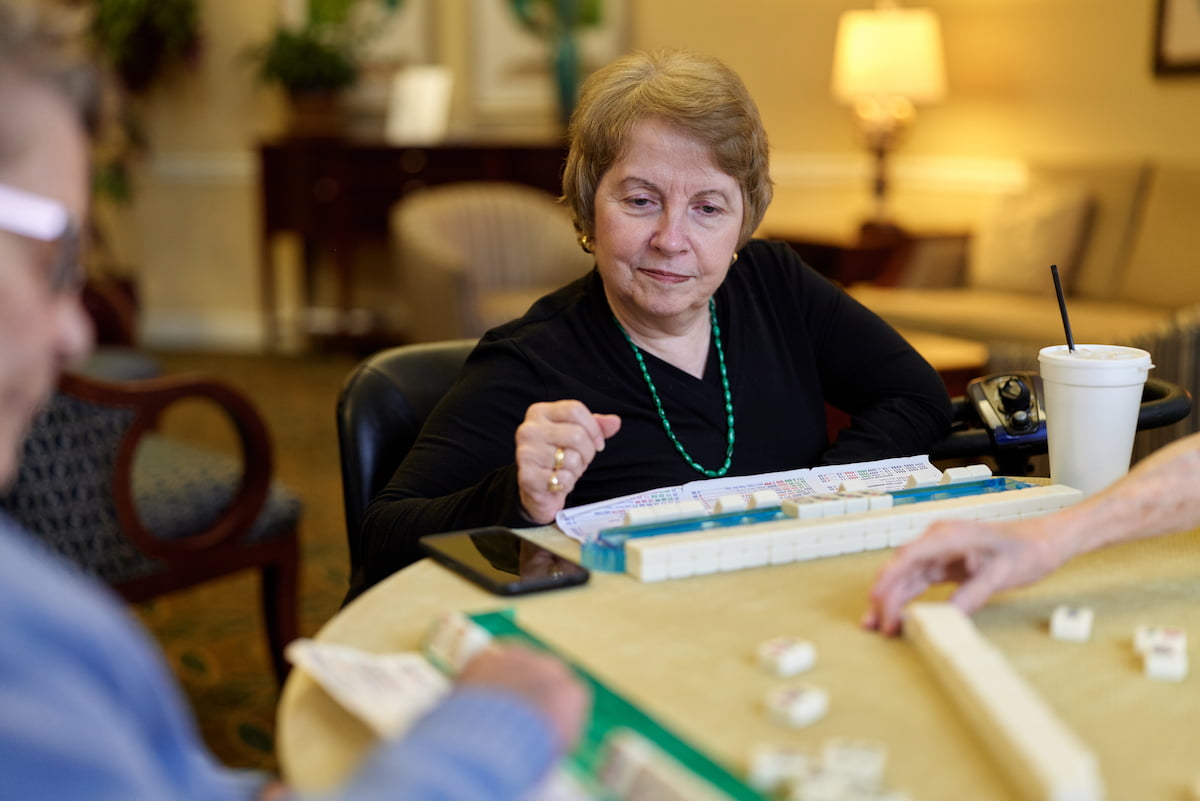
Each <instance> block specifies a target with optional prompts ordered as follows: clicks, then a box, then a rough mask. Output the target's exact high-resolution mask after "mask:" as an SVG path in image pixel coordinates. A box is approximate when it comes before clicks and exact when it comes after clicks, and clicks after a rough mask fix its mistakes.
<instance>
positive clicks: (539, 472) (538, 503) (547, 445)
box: [516, 400, 621, 525]
mask: <svg viewBox="0 0 1200 801" xmlns="http://www.w3.org/2000/svg"><path fill="white" fill-rule="evenodd" d="M620 428H621V418H619V417H617V416H616V415H615V414H593V413H592V412H591V411H590V410H589V409H588V408H587V407H586V406H584V405H583V404H582V403H581V402H579V401H576V400H561V401H553V402H549V403H535V404H533V405H532V406H530V407H529V409H528V410H526V412H525V420H524V422H522V423H521V425H520V426H519V427H518V428H517V437H516V439H517V487H518V488H519V490H520V493H521V506H522V508H523V509H524V510H525V515H526V517H528V518H529V520H530V522H532V523H537V524H542V525H544V524H547V523H553V522H554V516H555V515H556V514H558V512H559V510H561V509H562V508H563V505H564V504H565V503H566V499H567V493H569V492H570V491H571V490H573V489H574V488H575V483H576V482H577V481H579V477H580V476H582V475H583V473H584V471H585V470H587V469H588V466H589V465H590V464H591V463H592V459H594V458H595V457H596V453H597V452H598V451H602V450H604V442H605V440H607V439H608V438H609V437H611V436H612V435H613V434H616V433H617V431H618V430H619V429H620Z"/></svg>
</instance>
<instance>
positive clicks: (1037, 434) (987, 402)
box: [967, 371, 1046, 448]
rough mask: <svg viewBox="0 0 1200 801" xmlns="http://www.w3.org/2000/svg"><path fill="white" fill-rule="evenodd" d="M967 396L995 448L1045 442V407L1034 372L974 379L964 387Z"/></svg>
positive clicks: (1040, 380)
mask: <svg viewBox="0 0 1200 801" xmlns="http://www.w3.org/2000/svg"><path fill="white" fill-rule="evenodd" d="M967 396H968V397H969V398H970V399H971V402H972V404H974V406H975V413H976V414H977V415H979V420H980V422H982V423H983V426H984V428H986V429H987V430H988V431H989V432H990V434H991V437H992V442H993V443H995V445H996V447H998V448H1004V447H1009V446H1020V445H1027V444H1030V443H1034V442H1044V441H1045V440H1046V408H1045V406H1044V405H1043V404H1042V379H1041V377H1040V376H1039V375H1038V374H1037V373H1033V372H1028V371H1024V372H1013V373H1001V374H998V375H989V376H983V377H982V378H976V379H973V380H971V381H970V383H968V384H967Z"/></svg>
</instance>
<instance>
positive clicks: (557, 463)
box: [554, 448, 567, 470]
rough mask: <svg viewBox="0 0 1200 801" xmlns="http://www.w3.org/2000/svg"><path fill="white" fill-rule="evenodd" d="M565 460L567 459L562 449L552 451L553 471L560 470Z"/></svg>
mask: <svg viewBox="0 0 1200 801" xmlns="http://www.w3.org/2000/svg"><path fill="white" fill-rule="evenodd" d="M566 459H567V452H566V451H564V450H563V449H562V448H555V449H554V469H555V470H561V469H562V466H563V462H565V461H566Z"/></svg>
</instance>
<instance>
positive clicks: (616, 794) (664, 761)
mask: <svg viewBox="0 0 1200 801" xmlns="http://www.w3.org/2000/svg"><path fill="white" fill-rule="evenodd" d="M597 775H598V777H599V779H600V783H601V784H602V785H603V786H604V789H605V790H607V791H608V792H609V793H610V794H611V796H612V797H613V798H616V799H619V800H620V801H729V796H727V795H726V794H725V793H723V792H721V791H720V790H717V789H716V788H715V787H712V786H711V785H709V784H708V783H707V782H705V781H703V780H702V779H700V778H699V777H698V776H696V775H695V774H694V773H692V772H691V771H690V770H688V769H687V768H686V767H684V766H683V765H682V764H680V763H679V762H677V761H676V760H675V759H673V758H672V757H670V756H669V755H668V754H667V753H666V752H665V751H663V750H662V749H661V748H659V747H658V746H656V745H655V744H654V743H652V742H650V741H649V740H647V739H646V738H645V737H643V736H642V735H640V734H638V733H636V732H634V731H632V730H630V729H619V730H614V731H613V732H611V733H610V734H609V735H608V736H607V737H606V738H605V740H604V744H603V746H602V755H601V758H600V767H599V770H598V771H597Z"/></svg>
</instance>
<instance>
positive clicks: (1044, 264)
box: [850, 163, 1200, 440]
mask: <svg viewBox="0 0 1200 801" xmlns="http://www.w3.org/2000/svg"><path fill="white" fill-rule="evenodd" d="M937 245H938V248H939V249H936V250H935V249H933V248H929V252H926V253H923V252H922V246H921V243H920V242H917V243H916V245H915V246H914V249H913V255H912V261H911V263H910V268H909V269H907V270H905V271H903V272H902V273H901V274H900V275H899V277H898V278H897V279H896V280H895V281H894V282H893V285H891V286H880V285H873V284H860V285H856V286H853V287H850V291H851V293H852V294H853V295H854V296H855V297H856V298H858V299H859V300H860V301H861V302H863V303H864V304H865V305H867V306H868V307H869V308H871V309H873V310H875V311H876V312H877V313H879V314H880V315H881V316H883V317H884V318H885V319H887V320H888V321H889V322H891V323H892V324H893V325H895V326H897V327H898V328H903V329H907V330H916V331H932V332H936V333H941V334H949V335H953V336H958V337H963V338H967V339H973V340H978V341H981V342H984V343H986V344H987V345H988V347H989V349H990V353H991V360H990V362H989V372H1000V371H1004V370H1010V369H1037V352H1038V350H1039V349H1040V348H1042V347H1044V346H1046V345H1053V344H1061V343H1064V342H1065V334H1064V332H1063V324H1062V318H1061V316H1060V314H1059V309H1058V303H1057V298H1056V296H1055V291H1054V283H1053V280H1052V276H1051V273H1050V265H1051V264H1057V265H1058V268H1059V270H1060V274H1061V275H1062V278H1063V283H1064V285H1065V289H1066V293H1067V309H1068V313H1069V317H1070V321H1071V328H1072V333H1073V335H1074V339H1075V342H1076V343H1088V342H1099V343H1117V344H1131V345H1136V346H1139V347H1144V348H1145V349H1147V350H1149V351H1150V353H1151V355H1152V357H1153V359H1154V362H1155V365H1156V370H1155V373H1154V375H1156V376H1157V377H1159V378H1162V379H1165V380H1167V381H1172V382H1175V383H1179V384H1182V385H1183V386H1184V387H1185V388H1186V389H1188V390H1189V391H1190V392H1192V394H1193V396H1194V397H1195V396H1197V394H1198V393H1200V380H1198V376H1197V369H1196V367H1197V366H1196V359H1197V348H1198V347H1200V333H1198V332H1200V164H1195V165H1182V164H1150V163H1138V164H1134V163H1129V164H1107V165H1087V166H1080V165H1075V166H1053V167H1051V166H1035V167H1032V168H1031V171H1030V182H1029V185H1028V188H1027V189H1026V190H1025V191H1023V192H1021V193H1020V194H1019V195H1014V196H1010V197H1005V198H1002V199H1000V200H999V201H998V202H997V203H996V205H995V208H994V209H993V210H992V211H991V212H990V213H989V214H988V215H987V216H986V218H985V219H984V220H982V221H981V223H980V225H979V226H978V227H977V228H976V230H975V231H974V232H973V233H972V235H971V236H970V237H969V238H968V239H967V240H966V242H965V244H964V246H963V247H962V248H960V249H959V250H958V251H957V252H954V253H950V254H949V255H948V254H947V251H946V247H945V243H944V242H943V243H937ZM1198 417H1200V415H1196V414H1195V413H1193V415H1192V416H1191V417H1190V418H1189V419H1188V420H1186V421H1184V422H1183V423H1179V424H1176V425H1175V426H1172V427H1170V429H1169V430H1163V431H1162V432H1161V433H1160V434H1158V435H1156V436H1157V437H1158V439H1159V440H1164V439H1167V438H1173V437H1175V436H1178V435H1179V434H1181V433H1185V432H1186V431H1191V430H1197V428H1200V426H1197V425H1196V423H1195V420H1196V419H1197V418H1198ZM1144 433H1153V432H1144Z"/></svg>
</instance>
